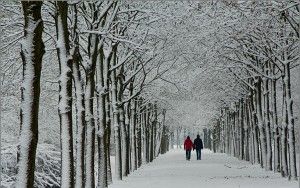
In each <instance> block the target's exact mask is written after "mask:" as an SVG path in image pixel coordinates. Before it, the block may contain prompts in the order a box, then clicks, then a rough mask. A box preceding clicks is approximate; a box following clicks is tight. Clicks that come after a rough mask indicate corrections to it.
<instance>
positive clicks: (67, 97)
mask: <svg viewBox="0 0 300 188" xmlns="http://www.w3.org/2000/svg"><path fill="white" fill-rule="evenodd" d="M57 9H58V11H57V18H56V31H57V54H58V60H59V65H60V82H59V83H60V84H59V91H60V92H59V107H58V111H59V117H60V131H61V133H60V135H61V138H60V139H61V158H62V167H61V169H62V171H61V186H62V187H74V158H73V135H72V134H73V131H72V59H70V58H69V56H70V46H69V31H68V22H67V19H68V3H67V2H66V1H62V2H57Z"/></svg>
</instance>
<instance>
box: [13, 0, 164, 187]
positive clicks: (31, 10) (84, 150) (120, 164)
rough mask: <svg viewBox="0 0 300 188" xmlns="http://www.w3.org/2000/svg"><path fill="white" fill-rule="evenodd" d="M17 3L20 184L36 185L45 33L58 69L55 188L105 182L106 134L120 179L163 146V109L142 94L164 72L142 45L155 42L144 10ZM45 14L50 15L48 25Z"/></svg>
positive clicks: (108, 4)
mask: <svg viewBox="0 0 300 188" xmlns="http://www.w3.org/2000/svg"><path fill="white" fill-rule="evenodd" d="M42 7H44V8H42ZM22 9H23V18H24V24H23V33H24V36H23V40H22V42H21V57H22V62H23V78H22V89H21V99H22V100H21V112H20V120H21V128H20V142H19V143H20V145H19V151H18V180H17V187H28V188H29V187H30V188H31V187H34V180H35V174H34V172H35V164H36V150H37V144H38V135H39V133H38V128H39V121H38V120H39V118H38V117H39V100H40V92H41V84H42V83H41V71H42V64H43V56H44V54H45V50H46V49H49V47H48V48H47V46H46V45H45V41H44V38H45V37H44V36H43V34H45V33H46V34H47V35H48V36H50V37H49V40H53V42H54V45H55V47H56V51H57V61H58V65H59V71H60V76H59V80H58V84H59V104H58V114H59V122H60V143H61V167H60V169H61V179H60V185H59V186H60V187H78V188H79V187H87V188H94V187H95V186H96V185H97V187H99V188H100V187H107V186H108V184H110V183H111V182H112V175H111V164H110V156H111V152H112V150H111V144H110V143H111V138H113V139H114V140H113V142H114V144H113V147H114V149H115V150H114V151H115V152H114V154H115V168H116V169H115V173H116V177H117V179H119V180H121V179H122V177H123V176H127V175H128V174H129V173H130V172H131V171H133V170H136V169H137V168H138V167H140V166H141V165H142V164H143V163H148V162H151V161H153V160H154V159H155V157H157V156H158V154H160V153H165V152H166V151H167V150H168V148H169V146H168V145H169V141H168V140H169V138H168V137H169V131H168V128H167V127H166V124H165V115H166V110H164V109H163V108H161V107H159V105H158V104H157V102H153V101H152V102H151V98H149V97H148V98H147V97H143V95H142V90H143V89H144V88H145V87H146V86H147V84H149V83H151V82H153V81H154V80H155V79H158V78H159V77H160V76H161V75H162V74H163V73H164V72H165V71H166V70H161V69H160V65H161V62H159V64H158V63H156V61H153V60H154V59H155V55H154V53H155V52H153V50H152V51H151V50H149V48H148V47H147V46H150V45H152V47H153V45H155V44H153V43H150V42H151V39H152V38H150V37H148V35H147V31H144V30H142V29H141V28H140V27H139V26H140V25H141V22H140V20H143V21H144V20H145V19H147V15H145V14H143V12H141V11H139V10H138V9H134V8H132V7H130V6H129V5H126V4H122V3H121V2H120V1H117V0H113V1H88V2H81V1H76V2H72V3H68V2H67V1H58V2H48V3H44V2H42V1H22ZM45 14H49V15H51V16H52V18H53V20H54V21H53V22H52V21H51V20H47V22H46V23H47V24H46V25H45V21H44V20H43V15H45ZM47 18H49V17H47ZM139 32H140V33H139ZM53 33H55V34H53ZM149 41H150V42H149ZM152 49H155V48H154V47H153V48H152ZM153 72H154V73H153ZM74 133H75V134H74ZM73 142H75V143H73ZM95 161H96V162H97V163H98V164H97V165H98V171H97V172H95V166H97V165H96V164H95V163H96V162H95ZM95 174H98V175H97V179H95ZM49 181H50V180H49ZM48 183H49V182H48ZM46 184H47V182H46ZM49 184H51V182H50V183H49Z"/></svg>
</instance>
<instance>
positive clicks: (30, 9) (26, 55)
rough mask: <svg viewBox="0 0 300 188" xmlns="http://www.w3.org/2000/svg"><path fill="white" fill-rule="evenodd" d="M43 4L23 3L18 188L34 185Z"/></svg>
mask: <svg viewBox="0 0 300 188" xmlns="http://www.w3.org/2000/svg"><path fill="white" fill-rule="evenodd" d="M42 4H43V2H38V1H37V2H35V1H22V8H23V15H24V39H23V42H22V43H21V57H22V62H23V78H22V87H21V111H20V119H21V124H20V147H19V154H20V158H19V161H18V178H17V187H22V188H23V187H24V188H25V187H27V188H31V187H33V185H34V170H35V158H36V148H37V142H38V125H39V122H38V114H39V99H40V78H41V68H42V58H43V55H44V53H45V50H44V48H45V47H44V42H43V40H42V33H43V28H44V26H43V20H42V17H41V6H42Z"/></svg>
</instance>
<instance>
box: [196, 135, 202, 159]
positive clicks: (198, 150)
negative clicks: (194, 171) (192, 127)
mask: <svg viewBox="0 0 300 188" xmlns="http://www.w3.org/2000/svg"><path fill="white" fill-rule="evenodd" d="M195 149H196V153H197V160H201V150H202V149H203V142H202V140H201V138H200V135H199V134H198V135H197V138H196V139H195V140H194V150H195Z"/></svg>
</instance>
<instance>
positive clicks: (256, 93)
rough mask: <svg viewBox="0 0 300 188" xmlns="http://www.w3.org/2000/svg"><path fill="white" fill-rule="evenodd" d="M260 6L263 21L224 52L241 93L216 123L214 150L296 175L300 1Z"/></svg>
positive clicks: (242, 33) (235, 37) (238, 36)
mask: <svg viewBox="0 0 300 188" xmlns="http://www.w3.org/2000/svg"><path fill="white" fill-rule="evenodd" d="M258 4H259V3H258ZM261 4H262V5H261V7H263V8H262V9H260V10H254V11H257V12H256V13H257V15H259V16H257V17H256V18H255V19H258V20H259V21H258V22H256V24H255V25H253V22H251V23H252V24H249V26H248V27H246V28H247V30H244V31H235V32H233V34H232V37H231V41H232V45H230V46H226V48H225V49H227V51H226V52H225V54H222V55H223V57H224V61H226V62H227V63H225V64H226V66H225V67H226V68H227V70H228V74H231V75H233V76H234V77H235V79H236V81H237V83H238V84H240V93H239V94H238V97H237V99H236V101H235V102H231V103H227V105H224V106H223V108H221V110H220V114H219V115H218V118H215V119H214V120H213V121H212V123H211V126H212V127H211V134H212V138H213V139H212V141H211V142H212V149H213V150H214V151H215V152H216V151H217V152H225V153H228V154H232V155H234V156H235V157H238V158H239V159H241V160H247V161H250V162H252V163H259V164H260V165H261V166H262V167H263V168H265V169H266V170H274V171H275V172H280V173H281V174H282V176H283V177H289V179H297V167H296V151H295V142H296V141H295V117H294V106H293V97H292V85H291V79H292V78H293V74H292V73H291V71H292V69H293V68H295V67H297V66H298V65H299V32H300V28H299V16H300V13H299V10H300V5H299V2H296V1H291V2H289V3H288V4H285V3H283V4H284V6H283V4H277V5H276V4H272V6H271V7H272V8H270V6H269V5H270V4H268V3H261Z"/></svg>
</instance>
